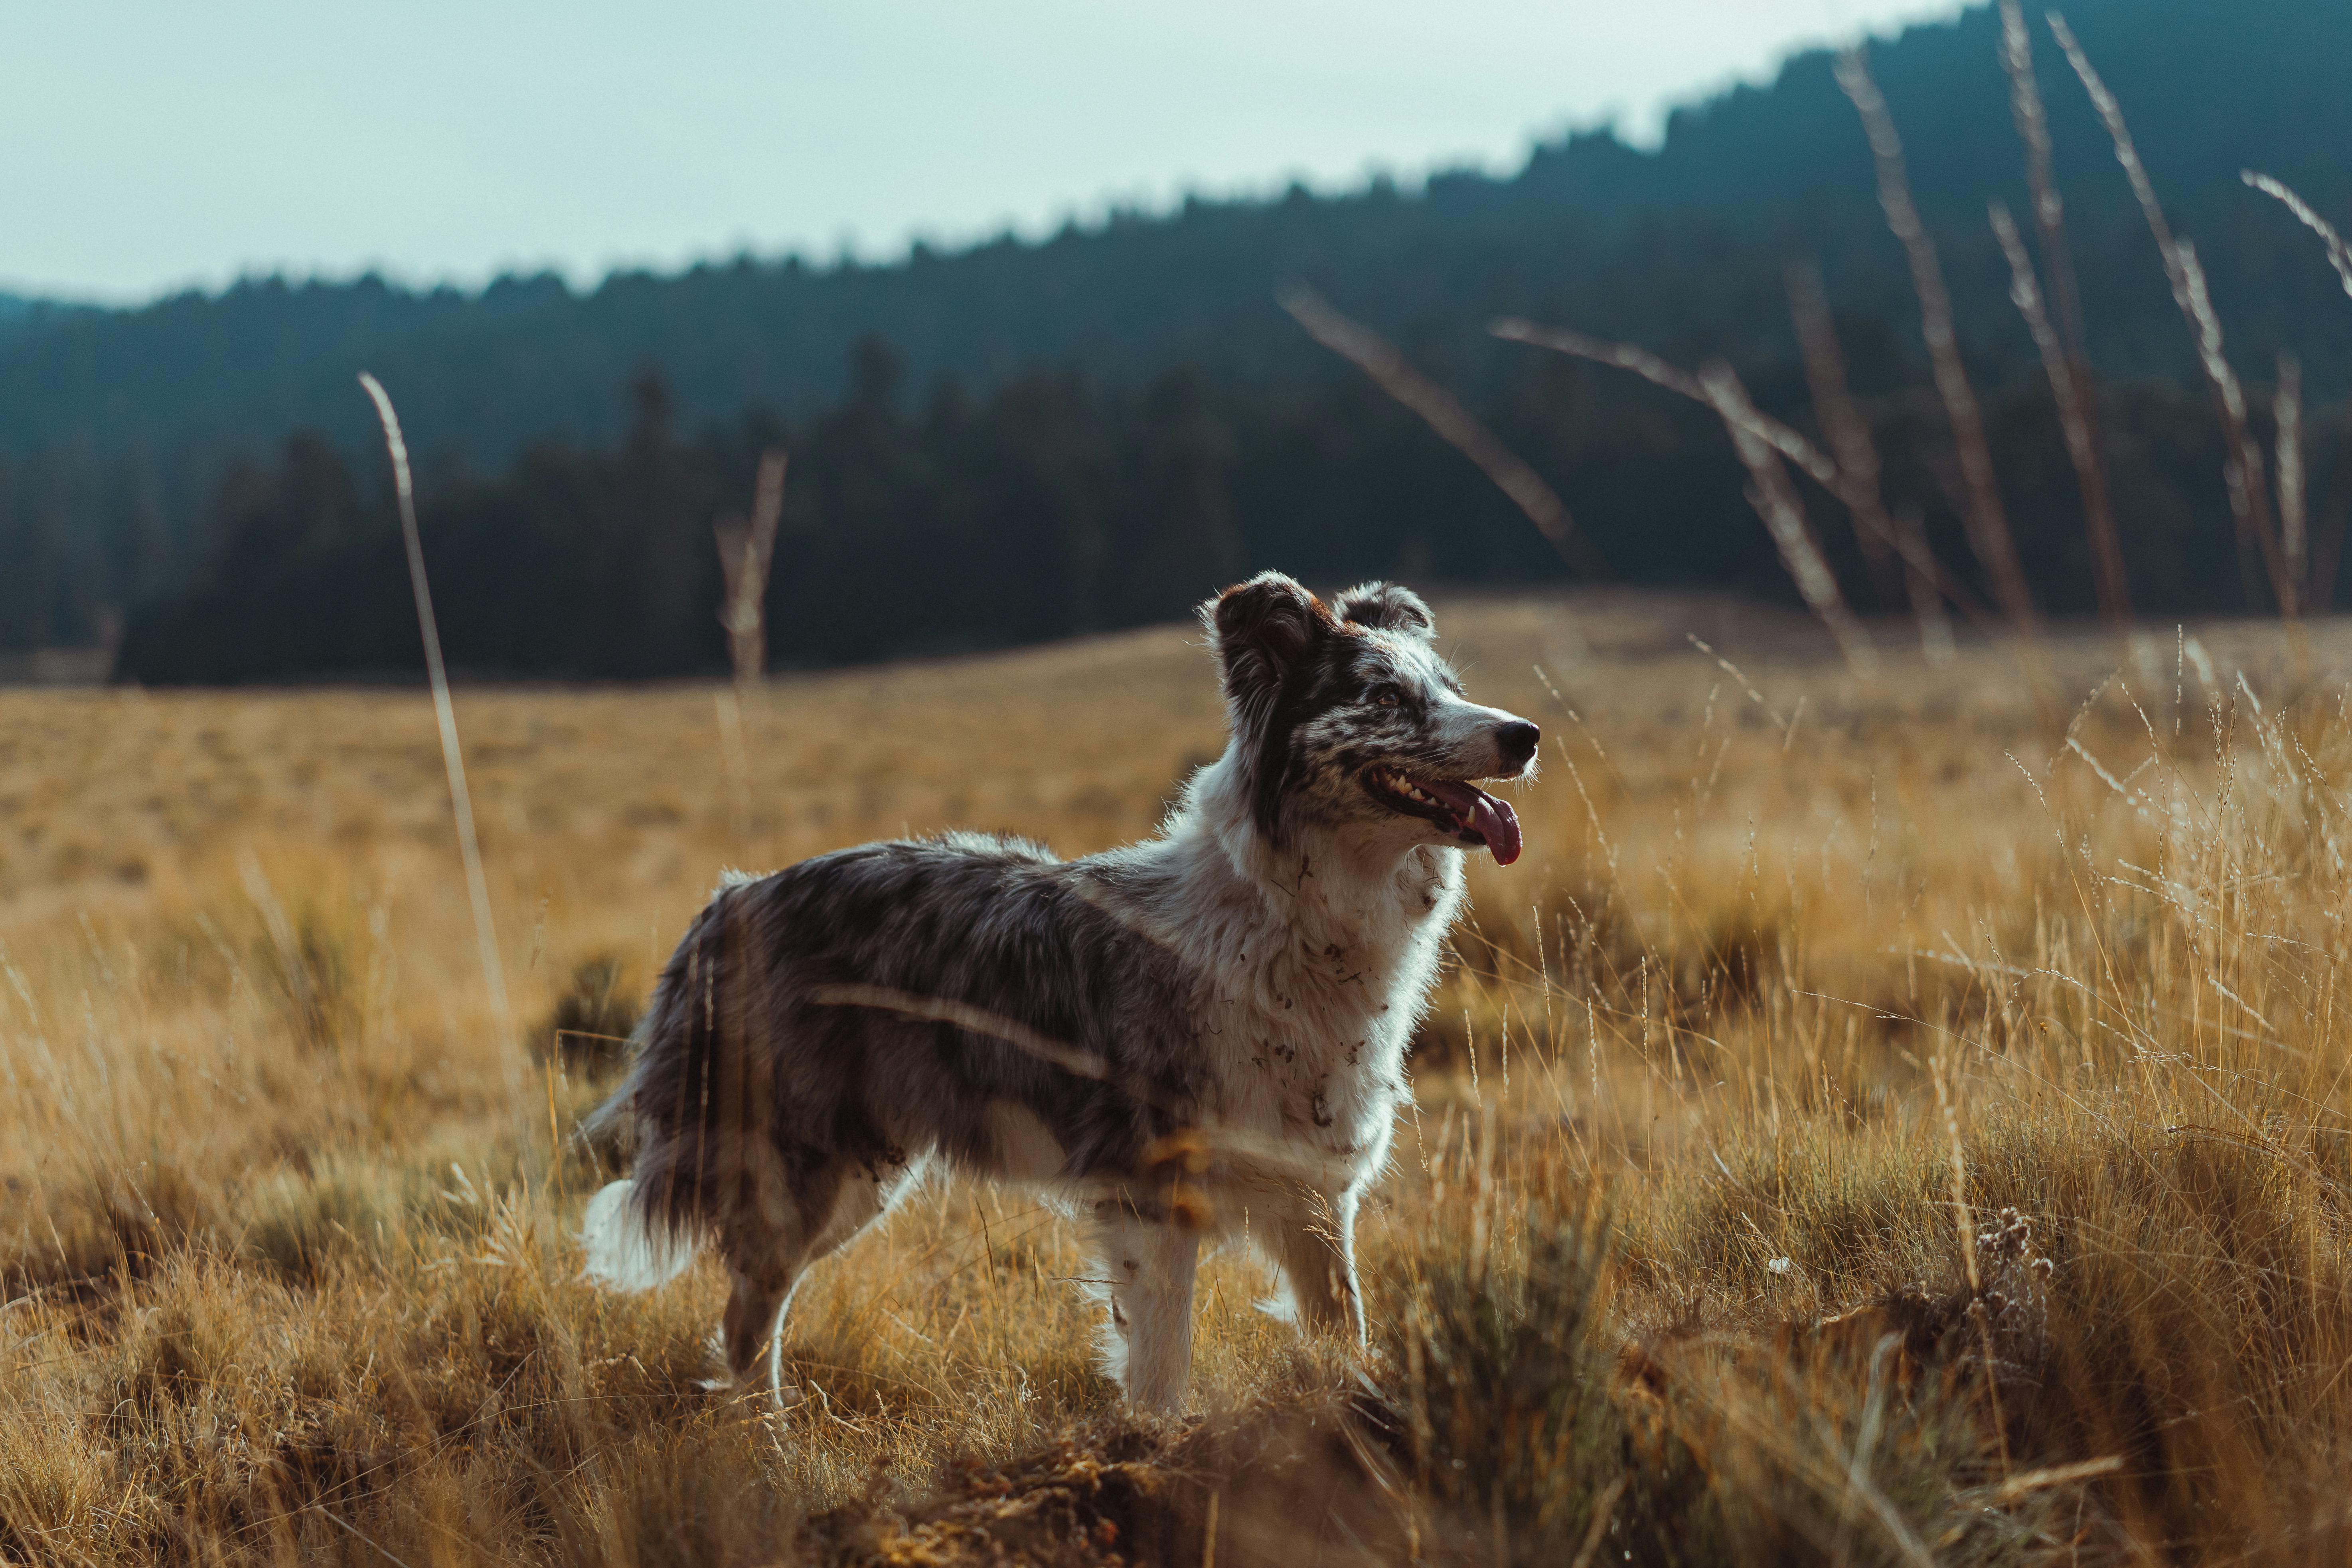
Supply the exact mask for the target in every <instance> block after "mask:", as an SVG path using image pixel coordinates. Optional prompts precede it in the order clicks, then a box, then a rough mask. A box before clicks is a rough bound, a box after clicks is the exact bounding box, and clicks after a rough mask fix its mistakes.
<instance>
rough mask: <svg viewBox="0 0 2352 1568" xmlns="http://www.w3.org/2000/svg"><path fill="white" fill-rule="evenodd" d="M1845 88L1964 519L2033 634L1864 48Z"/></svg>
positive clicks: (2004, 597)
mask: <svg viewBox="0 0 2352 1568" xmlns="http://www.w3.org/2000/svg"><path fill="white" fill-rule="evenodd" d="M1837 79H1838V86H1839V87H1840V88H1842V89H1844V92H1845V95H1846V97H1847V98H1848V99H1850V100H1852V101H1853V107H1854V111H1855V112H1856V113H1857V114H1859V115H1860V116H1861V117H1862V124H1863V130H1864V133H1865V134H1866V135H1867V136H1868V137H1869V139H1870V151H1871V156H1872V158H1873V160H1874V162H1875V163H1876V165H1877V170H1878V202H1879V205H1880V206H1881V207H1882V208H1883V209H1885V214H1886V226H1887V228H1888V229H1889V230H1890V231H1891V232H1892V233H1893V234H1894V236H1895V239H1896V240H1897V241H1898V242H1900V243H1901V245H1902V247H1903V253H1904V256H1905V257H1906V259H1907V260H1908V261H1909V263H1910V267H1911V285H1912V289H1913V291H1914V292H1915V293H1916V294H1917V296H1918V298H1919V330H1920V335H1921V337H1922V338H1923V339H1924V340H1925V341H1926V342H1927V359H1928V363H1929V364H1930V365H1931V366H1932V367H1933V369H1934V371H1935V379H1936V392H1937V396H1939V397H1941V398H1942V399H1943V404H1944V413H1945V416H1946V418H1947V419H1948V421H1949V422H1950V426H1951V431H1952V446H1953V449H1954V452H1955V454H1956V456H1957V457H1958V460H1959V467H1960V480H1961V485H1962V489H1963V492H1964V494H1963V504H1962V506H1961V509H1960V510H1961V521H1962V522H1963V523H1964V524H1965V525H1966V531H1967V534H1968V539H1969V547H1970V548H1971V549H1973V550H1974V551H1975V552H1976V555H1977V560H1978V562H1979V564H1981V565H1982V566H1983V568H1984V572H1985V578H1986V581H1987V582H1989V583H1990V584H1991V585H1992V589H1993V594H1994V596H1995V597H1996V598H1998V599H1999V600H2000V605H2001V608H2002V610H2003V611H2004V612H2005V613H2006V614H2007V615H2008V616H2009V619H2010V621H2011V625H2013V626H2016V627H2017V628H2018V630H2019V631H2020V632H2021V633H2027V634H2030V633H2031V632H2032V630H2033V628H2034V626H2035V624H2036V619H2037V617H2036V616H2035V613H2034V608H2033V595H2032V590H2031V589H2030V588H2029V586H2028V585H2027V584H2026V580H2025V568H2024V566H2023V564H2022V563H2021V562H2020V561H2019V560H2018V558H2017V545H2016V542H2015V541H2014V540H2013V539H2012V538H2011V534H2010V530H2009V515H2008V510H2007V508H2006V507H2004V506H2003V505H2002V502H2001V499H2000V476H1999V475H1998V474H1997V473H1995V471H1994V469H1993V462H1992V447H1991V446H1990V444H1989V443H1988V442H1987V440H1986V439H1985V430H1984V413H1983V410H1982V409H1981V408H1980V407H1979V405H1978V403H1977V395H1976V388H1975V387H1974V386H1973V385H1972V384H1970V383H1969V374H1968V367H1967V366H1966V365H1965V364H1963V363H1961V360H1960V345H1959V337H1958V333H1957V331H1955V330H1954V328H1953V324H1952V298H1951V291H1950V290H1949V289H1948V288H1946V287H1945V283H1944V268H1943V263H1942V262H1941V261H1940V260H1939V259H1937V255H1936V243H1935V241H1934V240H1933V239H1931V238H1930V237H1928V234H1927V226H1926V225H1925V224H1923V223H1922V222H1921V221H1920V219H1919V211H1918V208H1917V206H1916V205H1915V204H1914V203H1913V202H1912V199H1911V183H1910V177H1909V175H1908V174H1906V172H1905V169H1904V160H1903V140H1902V138H1901V136H1899V135H1898V134H1897V133H1896V132H1895V118H1894V116H1893V115H1892V114H1891V113H1889V112H1888V110H1887V107H1886V100H1885V96H1884V95H1882V94H1881V93H1880V92H1879V90H1878V84H1877V83H1876V82H1875V81H1874V80H1872V79H1871V75H1870V67H1869V64H1868V61H1867V59H1866V58H1865V57H1864V53H1863V51H1862V50H1861V49H1860V48H1853V49H1848V50H1846V51H1844V52H1843V53H1842V54H1840V55H1839V56H1838V59H1837Z"/></svg>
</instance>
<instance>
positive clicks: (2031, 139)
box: [2000, 0, 2131, 626]
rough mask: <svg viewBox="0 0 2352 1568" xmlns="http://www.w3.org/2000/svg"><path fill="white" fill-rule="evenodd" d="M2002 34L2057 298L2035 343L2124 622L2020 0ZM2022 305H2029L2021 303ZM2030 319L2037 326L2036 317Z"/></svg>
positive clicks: (2121, 577)
mask: <svg viewBox="0 0 2352 1568" xmlns="http://www.w3.org/2000/svg"><path fill="white" fill-rule="evenodd" d="M2000 36H2001V47H2000V59H2001V68H2002V69H2003V70H2005V71H2006V72H2007V73H2008V75H2009V102H2010V118H2011V121H2012V122H2013V123H2014V124H2015V125H2016V127H2017V138H2018V141H2019V142H2021V144H2022V145H2023V146H2024V148H2025V183H2026V187H2027V189H2028V190H2029V191H2030V192H2031V193H2032V198H2033V226H2034V230H2035V233H2036V234H2037V236H2038V237H2040V239H2041V241H2042V263H2043V265H2044V267H2045V268H2047V269H2048V272H2049V278H2050V288H2049V297H2050V300H2051V301H2052V304H2053V306H2054V312H2053V313H2054V315H2055V318H2056V321H2055V326H2056V333H2057V337H2058V341H2059V344H2060V349H2059V352H2058V353H2054V354H2053V353H2051V352H2050V350H2049V349H2048V348H2046V347H2044V346H2043V344H2042V333H2041V332H2040V331H2035V339H2034V346H2035V348H2036V349H2037V350H2039V351H2040V352H2041V353H2042V365H2043V369H2044V374H2047V375H2048V376H2049V378H2050V387H2051V394H2052V396H2053V399H2054V400H2055V401H2056V402H2057V404H2058V405H2059V406H2058V417H2059V421H2060V424H2061V426H2062V428H2063V433H2064V435H2065V438H2066V455H2067V458H2068V459H2069V460H2070V461H2071V462H2072V463H2073V464H2074V482H2075V486H2076V489H2078V490H2079V491H2080V492H2081V494H2082V497H2083V526H2084V530H2085V531H2087V532H2088V534H2089V536H2090V541H2091V563H2092V571H2093V573H2094V575H2095V585H2096V589H2097V593H2098V595H2099V608H2100V613H2101V614H2102V615H2104V616H2105V617H2106V618H2107V620H2108V622H2109V624H2110V625H2116V626H2119V625H2122V624H2125V623H2126V622H2128V621H2129V619H2130V618H2131V584H2130V577H2129V574H2127V573H2126V571H2125V568H2124V556H2123V542H2122V538H2121V535H2120V534H2119V532H2118V531H2117V530H2116V518H2115V503H2114V500H2113V499H2112V493H2111V491H2110V489H2109V488H2108V484H2107V465H2106V454H2105V449H2104V447H2103V445H2102V442H2101V438H2100V431H2101V428H2102V425H2103V422H2102V420H2101V418H2100V414H2099V383H2098V377H2097V375H2096V374H2095V373H2094V372H2093V371H2092V369H2091V351H2090V338H2089V333H2088V331H2087V330H2086V329H2085V327H2084V321H2083V296H2082V288H2081V285H2080V284H2079V283H2078V282H2077V280H2076V279H2075V274H2074V251H2073V248H2072V247H2070V246H2069V245H2068V244H2067V241H2066V205H2065V202H2064V200H2063V197H2061V196H2060V195H2059V194H2058V183H2057V179H2056V177H2055V175H2054V174H2053V157H2052V153H2053V149H2052V146H2051V142H2050V117H2049V115H2048V113H2047V111H2046V110H2044V108H2043V106H2042V84H2041V82H2040V81H2039V79H2036V77H2035V75H2034V71H2033V35H2032V32H2031V31H2030V30H2029V29H2028V28H2027V26H2026V23H2025V10H2024V7H2023V5H2021V4H2020V0H2000ZM2002 249H2003V250H2004V251H2007V252H2009V253H2010V257H2009V260H2010V272H2011V278H2012V279H2015V280H2017V282H2018V284H2019V285H2020V287H2019V289H2017V290H2016V292H2019V293H2021V292H2024V291H2026V289H2025V286H2030V285H2031V284H2032V282H2033V268H2032V264H2031V263H2030V262H2028V263H2026V264H2025V265H2024V266H2022V267H2021V266H2020V264H2019V258H2021V257H2022V256H2023V255H2024V247H2023V246H2022V245H2019V246H2017V247H2011V246H2010V244H2009V243H2008V241H2007V240H2003V242H2002ZM2033 291H2034V292H2037V293H2038V292H2039V290H2038V289H2035V290H2033ZM2012 297H2015V295H2014V294H2013V295H2012ZM2019 309H2020V310H2024V309H2025V307H2024V305H2023V303H2022V302H2021V303H2020V305H2019ZM2026 324H2027V327H2028V329H2029V330H2033V323H2032V319H2031V318H2030V317H2029V319H2028V321H2027V323H2026ZM2062 382H2063V385H2062V384H2061V383H2062Z"/></svg>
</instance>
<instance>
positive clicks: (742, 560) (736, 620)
mask: <svg viewBox="0 0 2352 1568" xmlns="http://www.w3.org/2000/svg"><path fill="white" fill-rule="evenodd" d="M786 457H787V455H786V454H785V453H783V452H782V451H778V450H775V449H773V448H771V449H770V450H768V451H765V452H762V453H761V454H760V477H759V479H758V481H757V482H756V484H755V485H754V487H753V489H752V492H751V518H750V520H749V521H746V520H744V519H743V518H741V517H739V516H737V515H735V514H733V513H731V512H730V513H729V514H728V515H727V516H725V517H722V518H720V519H719V521H717V522H715V523H713V524H711V532H712V534H713V535H714V536H715V537H716V538H717V540H718V543H719V571H720V574H722V575H723V576H724V577H725V579H726V594H725V596H724V598H723V599H722V600H721V601H720V605H719V625H720V626H725V627H726V628H727V655H728V658H729V660H730V662H731V663H732V664H733V665H734V667H735V684H736V685H737V686H739V687H741V686H749V685H750V684H751V683H752V682H753V681H756V680H758V679H760V677H761V673H762V672H763V671H764V670H765V669H766V668H767V663H768V627H767V608H768V572H769V569H770V566H771V564H772V563H773V562H774V560H775V555H776V524H777V521H778V520H779V519H781V518H782V516H783V512H784V467H785V462H786Z"/></svg>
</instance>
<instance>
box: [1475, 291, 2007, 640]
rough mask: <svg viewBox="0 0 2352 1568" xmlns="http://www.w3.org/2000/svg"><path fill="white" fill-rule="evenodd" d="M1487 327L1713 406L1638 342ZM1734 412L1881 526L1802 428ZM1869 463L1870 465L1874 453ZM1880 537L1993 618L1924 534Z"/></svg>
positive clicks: (1972, 610) (1963, 603) (1986, 619)
mask: <svg viewBox="0 0 2352 1568" xmlns="http://www.w3.org/2000/svg"><path fill="white" fill-rule="evenodd" d="M1487 331H1490V332H1491V333H1493V334H1494V335H1495V336H1496V337H1498V338H1501V339H1503V340H1505V341H1506V342H1519V343H1527V344H1528V345H1530V346H1532V347H1535V348H1540V349H1549V350H1550V351H1552V352H1553V353H1562V354H1567V355H1568V356H1570V358H1572V359H1581V360H1589V361H1591V363H1595V364H1605V365H1611V366H1613V367H1615V368H1617V369H1619V370H1624V371H1630V372H1632V373H1633V374H1635V375H1638V376H1640V377H1641V378H1642V379H1643V380H1644V381H1646V382H1648V383H1650V384H1652V385H1653V386H1656V387H1659V388H1661V389H1662V390H1664V391H1667V392H1671V393H1674V394H1675V395H1678V396H1682V397H1687V398H1689V399H1691V400H1692V401H1693V402H1695V403H1699V404H1704V405H1706V406H1707V407H1708V408H1710V409H1714V408H1715V406H1716V405H1715V401H1714V399H1712V398H1710V397H1709V396H1708V395H1707V392H1706V387H1705V386H1704V385H1702V384H1700V381H1699V378H1698V377H1697V376H1696V375H1693V374H1691V373H1690V372H1688V371H1686V370H1684V369H1682V368H1681V367H1680V366H1678V365H1675V364H1673V363H1669V362H1668V361H1666V360H1664V359H1663V358H1661V357H1659V356H1658V355H1657V354H1655V353H1651V352H1650V351H1649V350H1648V349H1645V348H1643V347H1641V346H1640V345H1638V344H1634V343H1616V342H1606V341H1604V340H1602V339H1600V338H1592V337H1587V336H1586V335H1585V334H1584V333H1582V332H1575V331H1564V330H1562V329H1561V328H1559V327H1547V326H1542V325H1539V324H1538V323H1536V322H1534V321H1525V320H1522V319H1520V318H1518V317H1516V316H1511V317H1506V318H1504V319H1503V320H1501V321H1496V322H1494V323H1493V324H1492V325H1491V326H1489V327H1488V328H1487ZM1718 412H1719V411H1718ZM1738 417H1739V418H1740V419H1741V421H1742V422H1743V424H1744V426H1745V427H1746V428H1747V429H1748V432H1749V434H1751V435H1753V436H1755V437H1757V438H1758V439H1759V440H1761V441H1763V442H1764V443H1765V444H1766V445H1767V446H1769V447H1771V448H1772V449H1773V450H1774V451H1776V452H1778V453H1780V455H1781V456H1782V457H1784V458H1788V459H1789V461H1790V462H1792V463H1794V464H1796V465H1797V467H1798V468H1801V469H1803V470H1804V472H1805V474H1806V476H1807V477H1808V478H1810V479H1812V480H1813V481H1814V482H1815V483H1817V484H1819V485H1820V486H1821V487H1822V489H1826V490H1828V491H1829V492H1830V493H1831V494H1832V495H1834V496H1836V497H1837V498H1838V500H1840V501H1841V502H1843V504H1844V505H1845V507H1846V509H1847V510H1848V511H1849V512H1850V513H1851V514H1852V515H1853V519H1854V524H1855V526H1856V527H1857V528H1872V529H1875V528H1877V527H1879V526H1881V524H1880V522H1879V521H1878V513H1879V512H1881V511H1883V510H1884V509H1883V508H1876V509H1874V507H1873V504H1872V493H1871V492H1870V491H1869V490H1868V489H1864V488H1863V487H1862V486H1860V485H1859V484H1857V483H1856V482H1855V481H1854V479H1853V476H1852V475H1850V474H1848V473H1847V472H1846V471H1845V470H1843V469H1842V468H1840V467H1839V466H1838V465H1837V464H1836V463H1834V462H1832V460H1831V459H1830V458H1829V456H1828V455H1827V454H1826V453H1824V452H1822V449H1821V448H1820V447H1816V446H1814V445H1813V444H1812V443H1811V441H1808V440H1807V439H1806V438H1805V437H1804V436H1803V434H1802V433H1801V432H1800V431H1798V430H1796V429H1794V428H1792V427H1791V426H1789V425H1788V424H1787V423H1785V422H1784V421H1781V420H1779V419H1775V418H1773V417H1772V416H1770V415H1769V414H1766V413H1764V412H1763V411H1762V410H1760V409H1758V408H1757V407H1756V406H1755V405H1753V404H1752V403H1749V404H1747V405H1745V406H1744V407H1742V408H1741V409H1740V411H1739V413H1738ZM1873 463H1874V464H1875V455H1874V456H1873ZM1881 537H1882V538H1883V539H1884V541H1885V543H1886V545H1887V547H1888V548H1889V549H1891V550H1893V551H1894V552H1895V553H1896V554H1898V555H1899V556H1901V557H1902V559H1903V562H1904V564H1905V565H1906V566H1907V567H1909V568H1910V569H1911V570H1912V571H1914V572H1916V573H1917V574H1920V575H1921V576H1922V577H1923V578H1925V579H1926V580H1927V581H1928V582H1930V583H1932V584H1935V586H1936V591H1937V593H1939V594H1941V595H1943V596H1944V597H1945V598H1947V599H1948V600H1949V601H1950V602H1951V603H1952V605H1954V606H1955V607H1957V608H1958V609H1959V610H1961V611H1962V612H1964V613H1965V614H1967V615H1968V616H1969V617H1970V618H1971V619H1972V620H1976V621H1977V622H1979V624H1981V625H1985V626H1988V627H1990V626H1992V625H1993V624H1994V623H1993V621H1992V618H1991V617H1990V615H1989V614H1988V612H1987V610H1986V607H1985V605H1984V601H1983V600H1981V599H1979V598H1978V597H1977V595H1975V594H1974V593H1972V592H1970V591H1969V587H1968V585H1967V584H1964V583H1961V582H1959V581H1958V579H1956V578H1954V577H1953V576H1952V575H1951V574H1949V573H1948V572H1946V571H1945V570H1944V569H1943V567H1942V566H1941V565H1940V564H1938V563H1937V561H1936V558H1935V556H1934V555H1933V554H1932V553H1931V552H1929V551H1928V550H1927V543H1926V540H1925V538H1924V536H1906V534H1905V533H1904V532H1903V531H1902V530H1900V529H1894V528H1891V527H1890V528H1889V531H1887V532H1885V534H1883V535H1882V536H1881Z"/></svg>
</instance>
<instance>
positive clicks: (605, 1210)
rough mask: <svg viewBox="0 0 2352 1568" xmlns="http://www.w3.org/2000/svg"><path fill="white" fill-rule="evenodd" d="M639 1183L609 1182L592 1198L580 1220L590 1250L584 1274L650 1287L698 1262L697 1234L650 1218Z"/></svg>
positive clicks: (616, 1284)
mask: <svg viewBox="0 0 2352 1568" xmlns="http://www.w3.org/2000/svg"><path fill="white" fill-rule="evenodd" d="M636 1187H637V1184H636V1183H635V1182H613V1183H610V1184H606V1185H605V1186H604V1188H602V1189H601V1190H599V1191H598V1193H597V1194H596V1195H595V1196H594V1197H593V1198H590V1199H589V1200H588V1213H587V1214H586V1215H585V1216H584V1217H583V1219H582V1221H581V1224H580V1241H581V1245H582V1246H583V1247H586V1248H587V1249H588V1265H587V1267H586V1268H583V1269H582V1270H581V1277H582V1278H583V1279H588V1280H591V1281H593V1282H594V1283H596V1284H598V1285H602V1286H604V1288H605V1289H610V1290H650V1289H653V1288H654V1287H655V1286H656V1285H662V1284H667V1282H668V1281H670V1280H672V1279H677V1277H678V1276H679V1275H680V1274H683V1273H684V1272H686V1266H687V1265H688V1264H689V1263H691V1262H693V1261H694V1254H695V1246H694V1241H693V1239H692V1238H691V1237H682V1236H678V1235H677V1234H675V1233H673V1232H671V1231H669V1230H668V1229H667V1228H666V1227H663V1226H654V1225H649V1224H647V1223H646V1207H645V1205H643V1204H642V1203H639V1202H638V1201H637V1195H636Z"/></svg>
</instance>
